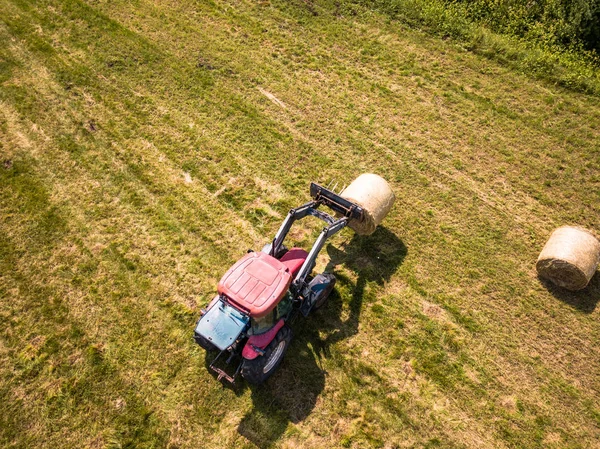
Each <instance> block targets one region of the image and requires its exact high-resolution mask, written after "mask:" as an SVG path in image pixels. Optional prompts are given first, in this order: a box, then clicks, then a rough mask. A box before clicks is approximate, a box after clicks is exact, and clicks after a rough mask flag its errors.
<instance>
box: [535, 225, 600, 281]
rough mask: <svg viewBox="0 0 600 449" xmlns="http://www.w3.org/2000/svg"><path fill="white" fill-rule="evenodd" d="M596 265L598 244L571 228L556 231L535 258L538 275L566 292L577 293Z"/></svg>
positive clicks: (582, 231) (583, 231)
mask: <svg viewBox="0 0 600 449" xmlns="http://www.w3.org/2000/svg"><path fill="white" fill-rule="evenodd" d="M598 262H600V242H599V241H598V239H597V238H596V237H595V236H594V235H593V234H592V233H591V232H590V231H588V230H586V229H583V228H576V227H572V226H563V227H561V228H558V229H556V230H555V231H554V232H553V233H552V235H551V236H550V238H549V239H548V242H547V243H546V246H544V249H543V250H542V252H541V253H540V256H539V257H538V260H537V264H536V269H537V271H538V273H539V275H540V276H541V277H543V278H546V279H548V280H550V281H552V282H553V283H554V284H556V285H559V286H560V287H564V288H566V289H568V290H581V289H582V288H585V286H586V285H587V284H588V282H590V279H591V278H592V276H593V275H594V273H595V272H596V268H597V267H598Z"/></svg>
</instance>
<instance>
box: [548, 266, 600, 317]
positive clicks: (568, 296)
mask: <svg viewBox="0 0 600 449" xmlns="http://www.w3.org/2000/svg"><path fill="white" fill-rule="evenodd" d="M538 279H539V281H540V282H541V284H542V285H543V286H544V288H545V289H546V290H548V292H550V294H552V296H554V297H555V298H556V299H558V300H560V301H562V302H564V303H565V304H568V305H569V306H571V307H573V308H575V309H577V310H579V311H581V312H583V313H592V312H593V311H594V310H596V306H597V305H598V302H600V273H598V272H597V273H596V274H595V275H594V276H593V277H592V279H590V283H589V284H588V285H587V287H585V288H584V289H583V290H579V291H570V290H567V289H566V288H562V287H559V286H557V285H555V284H553V283H552V282H550V281H548V280H546V279H544V278H542V277H539V276H538Z"/></svg>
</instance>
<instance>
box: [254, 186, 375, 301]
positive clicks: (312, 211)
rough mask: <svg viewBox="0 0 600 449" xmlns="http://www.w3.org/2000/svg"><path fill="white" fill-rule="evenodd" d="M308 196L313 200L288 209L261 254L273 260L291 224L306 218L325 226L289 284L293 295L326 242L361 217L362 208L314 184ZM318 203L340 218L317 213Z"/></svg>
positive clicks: (302, 283) (318, 211) (302, 284)
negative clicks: (316, 220)
mask: <svg viewBox="0 0 600 449" xmlns="http://www.w3.org/2000/svg"><path fill="white" fill-rule="evenodd" d="M310 195H311V196H312V197H313V198H314V200H313V201H309V202H308V203H306V204H303V205H302V206H299V207H296V208H294V209H291V210H290V211H289V213H288V215H287V217H286V218H285V220H284V221H283V223H282V224H281V226H280V228H279V230H278V231H277V234H275V238H274V239H273V241H272V243H271V245H267V247H266V248H265V249H266V251H265V252H268V254H269V255H270V256H273V257H276V256H277V255H278V254H279V253H280V252H281V250H282V249H283V246H282V245H283V241H284V240H285V238H286V236H287V234H288V232H289V231H290V229H291V227H292V225H293V224H294V222H296V221H297V220H301V219H303V218H305V217H307V216H309V215H310V216H313V217H317V218H318V219H320V220H322V221H324V222H325V223H327V226H325V227H324V228H323V230H322V231H321V234H320V235H319V237H318V238H317V240H316V241H315V244H314V245H313V247H312V248H311V250H310V252H309V254H308V257H307V258H306V260H305V262H304V264H303V265H302V268H301V269H300V271H299V272H298V274H297V275H296V278H295V279H294V281H293V282H292V285H291V289H293V290H294V291H295V292H299V291H300V289H301V288H302V287H303V286H304V283H305V281H306V278H307V276H308V275H309V274H310V272H311V271H312V269H313V268H314V265H315V261H316V259H317V256H318V255H319V252H320V251H321V249H322V248H323V246H324V245H325V242H326V241H327V239H328V238H329V237H331V236H332V235H334V234H336V233H337V232H339V231H341V230H342V229H343V228H345V227H346V226H347V225H348V222H349V221H350V220H351V219H355V220H361V219H362V218H363V214H364V211H363V209H362V208H361V207H360V206H359V205H357V204H355V203H353V202H351V201H348V200H347V199H345V198H342V197H341V196H340V195H339V194H337V193H335V192H333V191H331V190H329V189H326V188H325V187H322V186H320V185H318V184H315V183H311V185H310ZM322 204H323V205H325V206H327V207H329V208H330V209H332V210H333V211H334V212H336V213H337V214H338V215H342V218H339V219H336V218H335V217H334V216H332V215H330V214H328V213H327V212H323V211H321V210H319V209H318V208H319V206H321V205H322Z"/></svg>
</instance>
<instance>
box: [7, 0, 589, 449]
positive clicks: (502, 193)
mask: <svg viewBox="0 0 600 449" xmlns="http://www.w3.org/2000/svg"><path fill="white" fill-rule="evenodd" d="M0 42H1V44H0V83H1V86H0V232H1V238H0V404H1V410H2V411H1V412H0V446H2V447H11V448H12V447H15V448H17V447H18V448H56V447H61V448H62V447H65V448H70V447H90V448H105V447H106V448H134V447H135V448H162V447H168V448H191V447H195V448H206V449H210V448H237V447H247V448H251V447H261V448H262V447H270V446H272V447H281V448H299V447H304V448H337V447H350V448H365V447H384V448H396V447H413V448H433V447H436V448H437V447H440V448H451V447H452V448H463V447H468V448H509V447H526V448H536V447H539V448H598V447H600V374H599V373H600V307H598V302H599V301H600V276H599V275H598V274H597V275H596V276H595V277H594V278H593V279H592V281H591V284H590V286H588V287H587V288H586V289H585V290H583V291H582V292H579V293H577V294H574V293H566V292H564V291H561V290H558V289H555V288H552V287H551V286H549V285H544V284H543V283H541V282H540V281H539V280H538V278H537V276H536V272H535V268H534V265H535V260H536V257H537V255H538V254H539V251H540V250H541V248H542V246H543V244H544V243H545V241H546V239H547V237H548V236H549V234H550V232H551V231H552V229H553V228H555V227H557V226H560V225H563V224H579V225H582V226H586V227H589V228H592V229H595V230H596V231H600V146H599V142H600V99H599V98H598V97H595V96H589V95H584V94H580V93H575V92H571V91H568V90H564V89H562V88H560V87H556V86H554V85H552V84H550V83H548V82H544V81H539V80H535V79H534V78H531V77H528V76H527V74H522V73H517V72H515V71H514V70H511V69H509V68H507V67H505V66H503V65H501V64H500V63H499V62H494V61H493V60H489V59H485V58H483V57H481V56H478V55H475V54H473V53H470V52H468V51H467V50H465V49H464V48H462V47H461V45H460V44H459V43H457V42H454V41H453V40H452V39H447V40H442V39H438V38H434V37H431V36H428V35H427V34H425V33H423V32H420V31H418V30H415V29H410V28H407V27H406V26H404V25H402V24H400V23H398V22H394V21H393V20H390V19H389V18H388V17H385V16H383V15H378V14H377V13H373V12H369V11H366V10H363V9H361V7H360V6H357V5H347V4H346V3H344V2H341V3H340V2H336V1H331V2H326V1H314V2H313V1H310V0H292V1H289V2H288V1H270V2H269V1H262V2H254V1H242V0H239V1H235V0H234V1H220V0H215V1H210V0H207V1H191V0H179V1H168V0H165V1H160V2H159V1H151V0H137V1H120V0H119V1H110V2H109V1H106V0H87V1H79V0H64V1H52V0H51V1H44V0H40V1H35V2H34V1H26V0H14V1H9V0H0ZM363 172H376V173H378V174H380V175H382V176H384V177H385V178H386V179H388V180H389V182H390V184H391V185H392V187H393V189H394V191H395V193H396V196H397V202H396V205H395V207H394V209H393V210H392V212H391V214H390V215H389V216H388V218H387V219H386V220H385V222H384V224H383V226H382V227H381V228H380V229H379V230H378V231H377V232H376V233H375V234H373V235H372V236H370V237H362V238H359V237H356V236H355V235H354V234H353V233H352V232H351V231H350V230H345V231H343V232H342V233H341V235H339V236H337V237H336V238H334V239H333V240H332V241H331V244H330V245H328V246H327V247H326V249H325V250H324V251H323V254H322V257H321V259H320V261H319V266H321V267H323V266H325V265H328V266H329V267H330V268H331V267H334V271H335V274H336V276H337V277H338V284H337V287H336V292H335V294H334V296H333V298H332V299H331V300H330V302H329V303H328V304H327V305H326V306H325V307H324V308H323V309H322V310H320V311H319V312H318V313H317V314H315V315H314V316H313V318H312V319H310V320H303V319H299V320H298V321H296V322H295V323H294V326H293V330H294V333H295V337H294V340H293V342H292V345H291V347H290V350H289V352H288V353H287V355H286V359H285V360H284V363H283V365H282V366H281V368H280V369H279V371H278V372H277V373H276V374H275V376H274V377H272V378H271V379H270V380H269V381H268V382H267V384H266V385H264V386H263V387H250V386H247V385H246V384H244V383H241V384H240V385H239V386H238V387H237V388H228V387H225V386H223V385H222V384H221V383H219V382H217V380H216V379H215V378H214V377H213V376H212V375H211V374H209V372H208V371H207V370H206V363H207V361H206V358H205V353H204V351H203V350H202V349H201V348H200V347H198V346H197V345H195V343H194V342H193V341H192V339H191V335H192V330H193V327H194V323H195V321H196V319H197V318H198V316H199V312H200V308H201V307H203V306H205V304H206V303H207V302H208V300H209V299H210V298H211V297H212V295H213V294H214V290H215V288H216V284H217V282H218V280H219V278H220V276H221V275H222V274H223V273H224V272H225V270H226V269H227V268H228V267H229V265H231V264H232V263H233V262H234V261H235V260H236V259H237V258H239V257H241V256H242V255H243V254H244V253H245V251H246V250H247V249H248V248H254V249H260V248H261V247H262V246H263V244H264V243H266V242H267V241H268V240H269V239H270V238H271V236H272V235H273V234H274V232H275V231H276V230H277V228H278V226H279V224H280V222H281V220H282V219H283V217H284V216H285V214H286V213H287V210H288V209H289V208H290V207H294V206H296V205H299V204H301V203H303V202H305V201H307V200H308V199H309V195H308V185H309V183H310V182H311V181H320V182H328V181H329V180H331V179H336V180H337V181H338V182H339V184H340V185H341V184H344V183H348V182H350V181H351V180H352V179H354V178H355V177H356V176H357V175H358V174H360V173H363ZM309 224H312V225H314V226H313V227H311V226H307V227H305V228H299V229H298V231H296V232H294V234H293V236H292V240H293V241H295V242H296V243H298V244H300V245H303V246H308V245H310V244H311V243H312V239H313V238H314V237H315V236H316V234H317V233H318V231H319V228H320V227H321V226H320V225H319V224H318V223H315V222H310V223H309Z"/></svg>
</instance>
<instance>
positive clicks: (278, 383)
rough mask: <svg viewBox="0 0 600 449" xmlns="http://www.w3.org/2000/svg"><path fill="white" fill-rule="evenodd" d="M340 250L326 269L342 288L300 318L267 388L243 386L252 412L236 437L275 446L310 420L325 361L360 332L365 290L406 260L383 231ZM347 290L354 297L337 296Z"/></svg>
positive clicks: (333, 252)
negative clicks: (293, 427)
mask: <svg viewBox="0 0 600 449" xmlns="http://www.w3.org/2000/svg"><path fill="white" fill-rule="evenodd" d="M339 246H340V248H336V247H335V246H333V245H331V244H330V245H328V246H327V247H326V251H327V253H328V255H329V258H330V262H329V264H328V265H327V267H326V269H325V271H328V272H334V273H335V275H336V277H337V279H338V284H337V285H336V288H335V290H334V291H333V293H332V295H331V296H330V298H329V300H328V301H327V302H326V303H325V305H324V306H323V307H322V308H321V309H319V310H317V311H314V312H311V314H310V315H309V317H308V319H304V317H302V316H298V318H297V319H296V320H295V321H294V322H293V323H292V324H291V327H292V330H293V331H294V338H293V339H292V342H291V344H290V347H289V350H288V352H287V354H286V356H285V359H284V361H283V363H282V365H281V366H280V367H279V368H278V370H277V371H276V372H275V374H274V375H273V376H272V377H271V378H270V379H269V380H268V381H267V382H266V383H265V384H264V385H260V386H252V385H247V384H246V383H245V382H243V381H241V382H240V383H241V384H243V385H244V386H241V387H239V388H240V394H241V393H242V392H243V391H244V390H245V388H249V389H250V390H251V396H252V402H253V407H252V409H251V410H250V411H249V412H248V413H247V414H246V415H245V416H244V417H243V418H242V420H241V422H240V424H239V426H238V433H239V434H240V435H242V436H244V437H245V438H246V439H248V440H249V441H251V442H252V443H254V444H255V445H256V446H258V447H260V448H268V447H270V446H272V445H273V444H275V443H276V442H277V441H278V440H279V438H280V437H281V435H282V434H283V433H284V432H285V431H286V429H287V427H288V425H289V423H290V422H291V423H294V424H296V423H299V422H301V421H303V420H304V419H306V418H307V417H308V416H309V414H310V413H311V412H312V410H313V409H314V407H315V405H316V404H317V401H318V399H319V396H320V394H321V393H322V392H323V390H324V388H325V379H326V376H327V372H326V370H325V369H324V367H323V364H322V362H323V359H324V358H326V357H329V356H330V348H331V346H332V345H334V344H335V343H337V342H339V341H341V340H343V339H346V338H349V337H351V336H352V335H354V334H356V333H357V332H358V326H359V319H360V313H361V308H362V304H363V299H364V296H365V288H366V287H367V285H368V284H370V283H376V284H377V285H383V284H385V283H386V282H387V281H388V280H389V279H390V278H391V276H392V275H393V274H394V273H395V272H396V271H397V269H398V268H399V266H400V265H401V264H402V261H403V260H404V258H405V257H406V254H407V249H406V246H405V245H404V243H403V242H402V241H401V240H400V239H399V238H398V237H397V236H396V235H395V234H394V233H393V232H391V231H389V230H388V229H386V228H385V227H382V226H380V227H379V228H377V230H376V231H375V232H374V233H373V234H372V235H370V236H358V235H356V234H354V235H353V237H352V238H351V239H350V241H346V242H343V243H342V244H340V245H339ZM337 267H339V268H338V269H337V270H336V268H337ZM342 267H345V268H346V269H347V270H350V271H351V272H353V273H354V275H355V276H356V280H355V281H354V280H352V279H350V277H349V276H345V275H344V273H342V270H341V268H342ZM344 271H346V270H344ZM348 290H350V291H352V295H351V296H350V297H348V296H349V295H340V293H339V291H348ZM342 311H345V313H342Z"/></svg>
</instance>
